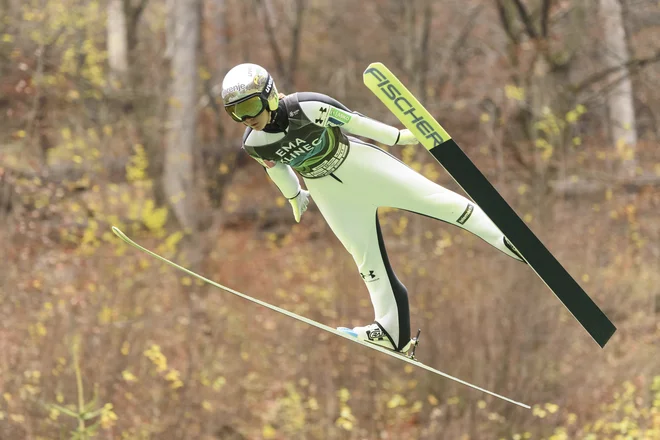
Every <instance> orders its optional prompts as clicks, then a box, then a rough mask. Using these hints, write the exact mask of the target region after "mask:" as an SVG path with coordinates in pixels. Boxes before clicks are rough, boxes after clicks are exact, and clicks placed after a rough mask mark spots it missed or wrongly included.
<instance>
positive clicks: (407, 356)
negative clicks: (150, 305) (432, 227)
mask: <svg viewBox="0 0 660 440" xmlns="http://www.w3.org/2000/svg"><path fill="white" fill-rule="evenodd" d="M112 232H113V233H114V234H115V235H116V236H117V237H119V238H120V239H122V240H123V241H124V242H125V243H126V244H129V245H131V246H133V247H134V248H136V249H138V250H140V251H142V252H145V253H146V254H148V255H151V256H152V257H154V258H156V259H158V260H160V261H162V262H163V263H166V264H168V265H170V266H172V267H174V268H176V269H178V270H181V271H183V272H185V273H187V274H188V275H190V276H191V277H194V278H197V279H198V280H201V281H203V282H205V283H207V284H210V285H211V286H214V287H217V288H219V289H222V290H224V291H226V292H228V293H231V294H234V295H236V296H239V297H241V298H243V299H245V300H247V301H250V302H253V303H255V304H259V305H260V306H263V307H266V308H268V309H270V310H273V311H275V312H278V313H281V314H283V315H286V316H288V317H290V318H293V319H296V320H298V321H300V322H304V323H305V324H309V325H311V326H313V327H316V328H318V329H321V330H324V331H326V332H328V333H332V334H334V335H337V336H340V337H342V338H345V339H348V340H349V341H353V342H355V343H358V344H360V345H362V346H364V347H368V348H370V349H372V350H376V351H378V352H381V353H384V354H386V355H388V356H391V357H393V358H394V359H400V360H403V361H404V362H407V363H409V364H411V365H414V366H416V367H419V368H422V369H424V370H426V371H429V372H431V373H434V374H437V375H438V376H442V377H444V378H447V379H450V380H452V381H454V382H457V383H460V384H462V385H465V386H467V387H470V388H472V389H474V390H477V391H481V392H483V393H486V394H488V395H491V396H493V397H497V398H498V399H502V400H504V401H507V402H509V403H513V404H514V405H518V406H521V407H523V408H526V409H530V408H531V407H530V406H529V405H527V404H524V403H521V402H518V401H516V400H513V399H510V398H508V397H505V396H502V395H500V394H497V393H494V392H492V391H489V390H487V389H485V388H481V387H478V386H476V385H473V384H471V383H469V382H466V381H464V380H461V379H458V378H456V377H454V376H451V375H449V374H447V373H444V372H442V371H440V370H437V369H435V368H433V367H430V366H428V365H425V364H423V363H421V362H420V361H418V360H417V359H416V358H415V350H416V348H417V344H418V343H419V334H420V330H418V331H417V336H416V337H415V338H414V339H413V341H414V342H413V345H412V346H411V348H410V350H409V351H408V352H407V353H400V352H396V351H393V350H388V349H387V348H384V347H381V346H379V345H376V344H372V343H369V342H365V341H362V340H360V339H358V338H354V337H352V336H349V335H347V334H346V333H344V332H342V331H340V330H337V329H335V328H332V327H330V326H327V325H325V324H322V323H320V322H316V321H314V320H312V319H309V318H306V317H304V316H300V315H298V314H296V313H293V312H290V311H288V310H286V309H283V308H280V307H277V306H274V305H272V304H269V303H267V302H265V301H261V300H259V299H256V298H253V297H251V296H249V295H246V294H244V293H241V292H239V291H237V290H234V289H231V288H229V287H226V286H223V285H222V284H219V283H216V282H215V281H212V280H210V279H208V278H205V277H203V276H202V275H199V274H197V273H195V272H193V271H192V270H190V269H187V268H185V267H183V266H180V265H178V264H176V263H174V262H172V261H170V260H168V259H167V258H165V257H162V256H160V255H158V254H157V253H155V252H153V251H151V250H149V249H147V248H145V247H144V246H141V245H139V244H137V243H136V242H135V241H133V240H131V239H130V238H129V237H128V236H127V235H126V234H124V233H123V232H122V231H121V230H120V229H119V228H117V227H115V226H113V227H112Z"/></svg>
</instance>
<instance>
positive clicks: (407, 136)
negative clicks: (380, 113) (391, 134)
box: [396, 128, 419, 145]
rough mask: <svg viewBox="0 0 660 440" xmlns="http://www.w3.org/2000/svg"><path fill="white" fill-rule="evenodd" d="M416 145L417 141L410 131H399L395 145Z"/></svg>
mask: <svg viewBox="0 0 660 440" xmlns="http://www.w3.org/2000/svg"><path fill="white" fill-rule="evenodd" d="M417 144H419V141H418V140H417V138H416V137H415V135H414V134H413V133H412V131H410V130H408V129H407V128H404V129H403V130H399V139H398V140H397V141H396V145H417Z"/></svg>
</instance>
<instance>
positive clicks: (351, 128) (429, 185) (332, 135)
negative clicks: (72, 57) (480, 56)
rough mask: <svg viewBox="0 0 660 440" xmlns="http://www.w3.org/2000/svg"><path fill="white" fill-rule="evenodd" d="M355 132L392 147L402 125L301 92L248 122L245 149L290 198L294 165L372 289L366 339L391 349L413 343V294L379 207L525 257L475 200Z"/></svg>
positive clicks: (297, 186)
mask: <svg viewBox="0 0 660 440" xmlns="http://www.w3.org/2000/svg"><path fill="white" fill-rule="evenodd" d="M350 135H356V136H360V137H365V138H369V139H373V140H374V141H377V142H380V143H382V144H384V145H392V146H393V145H396V144H397V141H398V136H399V129H397V128H395V127H392V126H389V125H387V124H384V123H381V122H379V121H375V120H373V119H370V118H368V117H365V116H363V115H361V114H359V113H357V112H353V111H351V110H349V109H348V108H346V107H345V106H344V105H342V104H341V103H339V102H338V101H336V100H335V99H332V98H330V97H328V96H326V95H322V94H319V93H310V92H302V93H294V94H291V95H289V96H286V97H285V98H284V99H281V100H280V104H279V108H278V110H277V111H275V112H273V113H272V115H271V119H270V122H269V124H268V125H266V127H265V128H264V130H263V131H256V130H252V129H251V128H249V127H248V128H247V130H246V132H245V135H244V137H243V148H244V149H245V150H246V151H247V153H248V154H249V155H250V156H251V157H253V158H254V159H255V160H257V161H258V162H259V163H261V164H262V165H263V166H264V167H265V168H266V171H267V172H268V175H269V176H270V178H271V179H272V180H273V181H274V183H275V184H276V185H277V186H278V188H279V189H280V191H281V192H282V195H283V196H284V197H286V198H288V199H291V198H293V197H295V196H296V194H298V192H299V191H300V188H301V186H300V182H299V180H298V177H297V176H296V173H295V172H294V170H295V171H296V172H297V173H298V174H299V175H301V176H302V178H303V180H304V182H305V186H306V187H307V190H308V191H309V193H310V195H311V196H312V199H313V200H314V201H315V203H316V205H317V207H318V209H319V211H320V212H321V214H322V215H323V217H324V218H325V219H326V221H327V223H328V225H329V226H330V228H331V229H332V231H333V232H334V233H335V235H336V236H337V238H339V240H340V241H341V243H342V244H343V245H344V247H345V248H346V250H347V251H348V252H349V253H350V254H351V255H352V256H353V259H354V260H355V263H356V265H357V269H358V272H359V273H360V275H361V276H362V278H363V280H364V282H365V284H366V286H367V289H368V290H369V294H370V297H371V302H372V304H373V308H374V314H375V317H374V320H375V324H376V326H374V325H373V324H372V325H371V326H367V327H364V328H365V329H367V331H366V337H367V339H368V340H372V341H376V340H380V341H383V340H386V341H389V344H391V348H393V349H395V350H401V349H402V348H403V347H404V346H406V344H408V342H409V341H410V311H409V306H408V294H407V291H406V288H405V287H404V285H403V284H402V283H401V282H400V281H399V279H398V278H397V277H396V275H395V274H394V271H393V270H392V267H391V266H390V263H389V261H388V258H387V253H386V251H385V245H384V243H383V237H382V234H381V231H380V227H379V224H378V217H377V210H378V208H379V207H392V208H398V209H403V210H406V211H410V212H414V213H417V214H422V215H425V216H428V217H433V218H436V219H438V220H442V221H444V222H447V223H450V224H453V225H456V226H458V227H461V228H463V229H466V230H468V231H470V232H472V233H473V234H475V235H477V236H479V237H480V238H482V239H483V240H485V241H486V242H488V243H490V244H491V245H493V246H494V247H496V248H497V249H499V250H500V251H502V252H504V253H505V254H507V255H509V256H511V257H513V258H516V259H518V260H520V258H519V257H518V256H517V255H516V253H515V252H514V251H512V250H511V249H510V248H509V246H510V245H509V243H508V240H505V239H504V237H503V235H502V232H501V231H500V230H499V229H498V228H497V227H496V226H495V225H494V224H493V223H492V222H491V220H490V219H489V218H488V217H487V216H486V215H485V214H484V212H483V211H482V210H481V209H480V208H479V207H478V206H476V205H474V203H473V202H471V201H470V200H468V199H467V198H465V197H463V196H461V195H459V194H457V193H455V192H452V191H450V190H448V189H446V188H444V187H442V186H440V185H438V184H436V183H434V182H432V181H431V180H429V179H427V178H426V177H424V176H422V175H421V174H419V173H417V172H416V171H414V170H413V169H411V168H409V167H408V166H407V165H405V164H404V163H403V162H401V161H400V160H398V159H397V158H395V157H394V156H392V155H390V154H389V153H387V152H386V151H384V150H383V149H381V148H378V147H376V146H374V145H371V144H368V143H365V142H363V141H361V140H359V139H357V138H354V137H351V136H350ZM389 344H388V345H389Z"/></svg>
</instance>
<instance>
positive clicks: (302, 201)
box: [289, 189, 309, 223]
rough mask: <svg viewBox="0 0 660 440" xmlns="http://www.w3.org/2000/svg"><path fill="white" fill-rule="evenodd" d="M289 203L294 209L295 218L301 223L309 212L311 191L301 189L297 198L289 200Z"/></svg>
mask: <svg viewBox="0 0 660 440" xmlns="http://www.w3.org/2000/svg"><path fill="white" fill-rule="evenodd" d="M289 203H290V204H291V208H292V209H293V218H295V219H296V222H297V223H300V217H302V215H303V212H305V211H306V210H307V205H308V204H309V191H305V190H304V189H301V190H300V191H299V192H298V194H296V196H295V197H293V198H291V199H289Z"/></svg>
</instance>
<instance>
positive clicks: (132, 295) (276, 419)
mask: <svg viewBox="0 0 660 440" xmlns="http://www.w3.org/2000/svg"><path fill="white" fill-rule="evenodd" d="M0 10H1V12H2V13H1V14H0V16H1V17H2V18H1V19H0V61H1V63H0V112H1V114H2V124H1V125H0V136H1V139H2V141H1V142H0V224H1V227H0V249H1V251H2V258H3V262H4V263H3V264H1V265H0V286H1V289H0V353H2V355H1V356H0V438H2V439H63V438H80V439H83V438H91V437H96V438H101V439H205V440H210V439H225V440H226V439H233V440H238V439H260V438H264V439H402V438H406V439H408V438H410V439H413V438H415V439H461V440H468V439H470V440H473V439H513V440H518V439H553V440H559V439H584V440H586V439H590V440H591V439H658V438H660V356H658V354H659V353H658V351H659V349H658V346H659V344H660V324H659V323H658V313H659V312H660V290H659V287H658V286H660V272H659V271H658V268H659V267H660V244H659V243H660V227H659V225H660V191H659V189H658V182H659V181H660V153H659V150H658V140H659V137H660V127H659V125H658V117H659V116H660V115H659V112H660V79H659V78H660V67H659V66H658V65H657V63H656V62H657V61H658V60H659V59H660V51H659V47H658V43H657V42H658V41H659V39H660V7H659V6H658V3H657V2H656V1H650V0H598V1H583V0H564V1H553V0H442V1H440V0H438V1H431V0H415V1H405V2H404V1H396V0H390V1H387V0H369V1H362V2H356V1H348V0H335V1H333V2H323V1H315V0H251V1H239V0H166V1H162V0H100V1H97V0H57V1H56V0H2V1H0ZM245 61H252V62H257V63H259V64H262V65H263V66H265V67H267V68H268V69H269V70H270V71H271V72H272V73H273V75H274V76H275V77H276V80H277V84H278V86H279V88H280V90H281V91H283V92H285V93H290V92H293V91H299V90H311V91H317V92H322V93H327V94H329V95H331V96H333V97H335V98H337V99H339V100H340V101H342V102H344V103H345V104H346V105H348V106H349V107H350V108H352V109H354V110H357V111H360V112H362V113H364V114H367V115H369V116H370V117H373V118H376V119H380V120H382V121H385V122H388V123H391V124H396V125H398V124H397V121H396V120H395V119H394V118H393V117H392V115H390V114H389V113H388V112H387V111H386V109H385V107H384V106H382V104H380V103H379V102H378V101H377V99H376V98H375V97H374V96H373V95H371V94H370V93H369V92H368V90H367V89H366V88H365V87H364V86H363V85H362V79H361V75H362V71H363V70H364V68H365V67H366V66H367V65H368V64H369V63H370V62H372V61H382V62H384V63H385V64H387V65H389V66H390V67H391V68H392V69H393V70H394V71H395V72H396V74H397V75H399V76H400V77H401V78H402V79H403V81H404V82H405V83H406V84H408V85H409V86H410V88H411V89H412V90H413V92H414V93H415V94H416V95H417V96H418V97H419V98H420V100H421V101H422V102H424V103H425V104H426V105H427V107H428V108H429V110H430V111H431V112H432V113H433V114H434V115H435V116H436V117H437V118H438V120H440V121H441V122H442V124H443V125H444V126H445V127H446V128H447V129H448V130H449V132H450V133H452V135H453V137H454V138H456V139H457V140H458V141H459V143H460V144H461V145H462V146H463V148H464V149H465V151H466V152H467V154H468V155H469V156H470V157H471V158H472V160H473V161H474V162H475V163H476V164H477V165H478V166H479V168H480V169H481V170H483V171H484V173H485V174H486V175H487V176H488V178H489V179H490V180H491V181H492V182H493V184H494V185H495V186H496V187H497V189H498V190H499V191H500V192H501V193H502V195H503V196H504V197H505V198H506V200H507V201H509V203H510V204H511V205H512V206H513V207H514V209H515V210H516V211H517V212H518V213H519V215H520V216H521V217H523V218H524V219H525V221H526V222H527V223H528V224H529V225H530V227H531V228H532V230H533V231H534V232H535V233H536V234H537V235H538V236H539V238H541V240H542V241H543V242H544V243H545V244H546V245H547V247H548V248H549V249H550V250H551V251H552V252H553V253H554V255H555V256H556V257H557V258H558V259H559V260H560V261H561V262H562V264H563V265H564V266H565V267H566V268H567V270H568V271H569V272H570V273H571V274H572V275H573V276H574V277H575V278H576V279H577V280H578V282H579V283H580V284H581V285H582V286H583V287H584V288H585V289H586V290H587V291H588V292H589V294H590V295H591V296H592V298H594V300H595V301H596V302H597V303H598V304H599V305H600V306H601V307H602V308H603V309H604V310H605V312H606V313H607V314H608V316H610V317H611V318H612V319H613V321H614V322H615V323H616V325H617V326H618V328H619V330H618V332H617V333H616V334H615V336H614V337H613V338H612V340H611V341H610V342H609V343H608V345H607V346H606V348H605V349H602V350H601V349H600V348H599V347H598V346H597V345H596V344H595V343H594V342H593V341H592V340H591V339H590V338H589V336H588V335H587V333H586V332H584V331H583V330H582V328H581V327H580V326H579V324H578V323H577V322H576V321H575V320H574V319H573V318H572V317H571V316H570V314H569V313H568V312H567V311H566V310H565V309H564V308H563V306H562V305H561V304H560V302H559V301H557V299H556V298H555V297H554V295H552V294H551V292H550V291H549V290H548V289H547V288H546V287H545V286H544V285H543V283H542V282H541V281H540V280H539V279H538V278H537V277H536V276H535V275H534V274H533V273H532V272H531V271H529V270H526V269H524V268H521V266H520V265H519V264H517V263H516V262H515V261H513V260H511V259H508V258H506V257H504V256H502V255H500V254H498V253H496V252H495V251H493V250H492V248H490V247H489V246H488V245H486V244H485V243H483V242H481V241H480V240H478V239H476V238H475V237H472V236H470V235H468V234H465V233H462V232H461V231H460V230H458V229H456V228H452V227H448V226H447V225H444V224H441V223H439V222H435V221H431V220H429V219H426V218H421V217H417V216H414V215H412V214H409V213H403V212H397V211H394V210H383V211H382V212H381V219H382V220H381V224H382V226H383V228H384V235H385V239H386V244H387V247H388V251H389V254H390V259H391V262H392V264H393V267H394V269H395V271H396V272H397V274H398V275H399V277H400V278H401V279H402V280H403V282H404V283H405V284H406V286H407V287H408V289H409V291H410V293H411V307H412V325H413V326H414V329H416V328H418V327H419V328H421V329H422V342H421V345H420V347H419V350H418V355H419V358H420V359H421V360H423V361H424V362H426V363H428V364H430V365H433V366H435V367H437V368H440V369H441V370H443V371H446V372H447V373H449V374H452V375H455V376H458V377H460V378H461V379H464V380H468V381H470V382H473V383H475V384H478V385H480V386H483V387H486V388H489V389H492V390H494V391H495V392H498V393H501V394H504V395H507V396H511V397H512V398H515V399H516V400H521V401H524V402H527V403H530V404H532V405H533V410H532V411H525V410H522V409H519V408H517V407H514V406H513V405H510V404H506V403H504V402H501V401H497V400H493V399H491V398H489V397H487V396H485V395H482V394H480V393H478V392H475V391H473V390H470V389H468V388H465V387H461V386H458V385H456V384H454V383H452V382H449V381H447V380H443V379H439V378H437V377H433V376H431V375H430V374H427V373H424V372H423V371H422V370H418V369H414V368H411V367H409V366H405V365H404V364H403V363H402V362H398V361H396V360H393V359H386V358H385V357H383V356H381V355H379V354H377V353H372V352H371V351H370V350H365V349H363V348H361V347H359V346H357V345H353V344H347V343H346V342H345V341H343V340H340V339H339V338H334V337H332V336H331V335H328V334H324V333H322V332H320V331H318V330H316V329H313V328H309V327H307V326H304V325H302V324H299V323H296V322H294V321H292V320H291V319H289V318H287V317H283V316H278V315H277V314H275V313H272V312H270V311H268V310H265V309H262V308H259V307H256V306H254V305H253V304H249V303H246V302H245V301H243V300H241V299H240V298H236V297H234V296H232V295H230V294H227V293H224V292H222V291H219V290H217V289H214V288H211V287H209V286H205V285H200V284H198V283H196V282H194V281H193V280H191V279H190V278H189V277H186V276H185V274H182V273H178V272H176V271H174V270H173V269H171V268H167V267H164V266H163V265H162V264H160V263H158V262H156V261H154V260H152V259H150V258H149V257H148V256H146V255H142V254H140V253H138V252H136V251H134V250H133V249H129V248H128V247H127V246H126V245H124V244H122V242H120V241H119V240H118V239H117V238H116V237H115V236H114V235H112V233H111V232H110V227H111V226H112V225H115V226H118V227H120V228H121V229H122V230H124V231H125V232H126V233H128V234H129V235H130V236H132V237H133V238H135V239H136V240H138V241H139V242H140V243H142V244H144V245H145V246H147V247H149V248H151V249H153V250H155V251H157V252H159V253H162V254H163V255H164V256H166V257H168V258H171V259H173V260H175V261H177V262H179V263H181V264H184V265H186V266H187V267H190V268H191V269H193V270H196V271H198V272H200V273H202V274H204V275H205V276H207V277H209V278H212V279H214V280H217V281H219V282H221V283H223V284H226V285H228V286H230V287H232V288H236V289H238V290H240V291H242V292H245V293H247V294H249V295H252V296H254V297H257V298H259V299H262V300H265V301H268V302H271V303H273V304H276V305H278V306H281V307H284V308H287V309H289V310H291V311H294V312H296V313H299V314H303V315H305V316H308V317H310V318H312V319H316V320H319V321H321V322H323V323H326V324H328V325H331V326H336V325H360V324H364V323H365V322H369V320H370V319H372V310H371V305H370V302H369V298H368V294H367V292H366V289H365V288H364V285H363V283H362V281H361V278H360V276H359V274H358V273H357V271H356V270H355V267H354V264H353V261H352V259H351V257H350V255H348V254H347V253H346V252H345V250H344V249H343V248H342V247H341V245H340V243H339V242H338V240H337V239H336V238H335V237H334V236H333V235H332V233H331V232H330V230H329V229H328V227H327V226H326V225H325V223H324V220H323V218H322V217H321V215H320V214H319V213H318V211H316V210H315V208H314V206H313V205H312V206H311V208H310V211H309V212H307V213H306V214H305V216H304V217H303V221H302V222H301V223H300V224H296V223H295V222H294V221H293V219H292V215H291V212H290V208H289V206H288V204H287V203H286V202H285V200H284V199H282V197H281V196H280V194H279V192H278V191H277V189H276V188H275V186H274V185H273V184H272V183H270V182H269V181H268V179H267V176H266V174H265V173H263V171H262V170H261V169H260V166H259V165H258V164H257V163H256V162H254V161H251V160H249V159H247V158H246V155H245V154H243V153H241V151H240V139H241V130H240V127H238V126H237V124H232V123H231V121H230V120H229V118H228V117H226V115H224V114H223V112H222V109H221V107H219V106H218V103H217V100H216V95H217V85H218V83H219V82H220V81H221V79H222V77H223V76H224V73H225V72H226V71H227V70H228V69H229V68H231V67H232V66H233V65H234V64H236V63H239V62H245ZM389 151H391V152H392V153H393V154H395V155H397V156H398V157H400V158H402V159H403V160H404V161H405V162H406V163H408V164H409V165H410V166H412V167H413V168H415V169H417V170H419V171H420V172H421V173H423V174H424V175H426V176H427V177H429V178H431V179H433V180H434V181H436V182H438V183H440V184H442V185H445V186H447V187H449V188H451V189H454V190H457V191H459V192H460V189H459V188H457V187H456V185H455V184H454V183H453V181H452V179H451V178H450V176H448V175H447V173H446V172H445V171H444V170H443V169H442V168H441V167H439V166H438V164H437V163H436V162H435V161H434V160H433V159H432V158H431V157H430V156H429V155H428V154H427V153H425V152H424V151H423V149H421V148H419V147H416V148H415V147H408V148H399V147H395V148H390V149H389Z"/></svg>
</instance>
